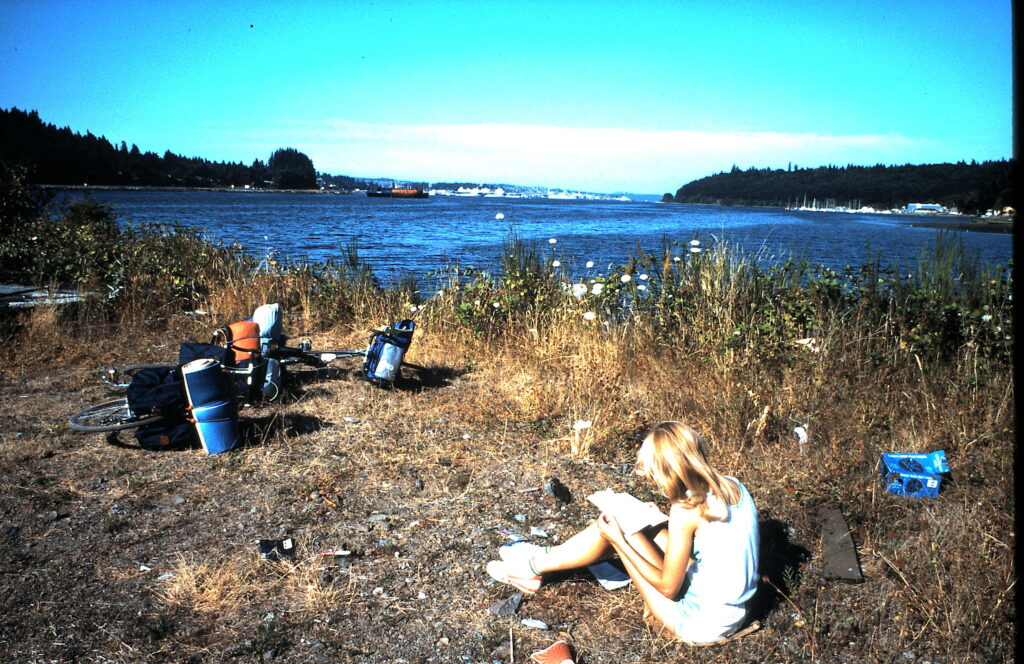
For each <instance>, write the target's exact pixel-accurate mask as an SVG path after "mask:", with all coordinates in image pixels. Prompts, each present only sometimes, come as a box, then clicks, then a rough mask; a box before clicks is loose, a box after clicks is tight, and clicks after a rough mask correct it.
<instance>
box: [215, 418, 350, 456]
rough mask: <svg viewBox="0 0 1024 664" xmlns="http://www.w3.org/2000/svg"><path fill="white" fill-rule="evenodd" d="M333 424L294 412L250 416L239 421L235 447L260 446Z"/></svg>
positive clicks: (309, 432) (313, 431)
mask: <svg viewBox="0 0 1024 664" xmlns="http://www.w3.org/2000/svg"><path fill="white" fill-rule="evenodd" d="M332 426H334V425H333V424H332V423H331V422H328V421H327V420H324V419H322V418H319V417H315V416H313V415H303V414H296V413H268V414H266V415H264V416H263V417H250V418H245V419H242V420H240V421H239V427H240V429H241V431H240V433H241V442H240V443H239V444H238V445H237V446H236V447H235V449H240V448H245V447H262V446H264V445H268V444H270V441H272V440H275V439H279V438H295V437H297V436H304V435H307V434H311V433H315V432H317V431H320V430H322V429H327V428H329V427H332Z"/></svg>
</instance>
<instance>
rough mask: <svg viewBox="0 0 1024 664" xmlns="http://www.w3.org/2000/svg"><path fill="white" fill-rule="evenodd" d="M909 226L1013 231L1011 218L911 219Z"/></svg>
mask: <svg viewBox="0 0 1024 664" xmlns="http://www.w3.org/2000/svg"><path fill="white" fill-rule="evenodd" d="M908 225H909V226H917V227H920V228H939V229H943V230H951V231H971V232H975V233H1010V234H1012V233H1013V220H1012V219H981V218H977V217H975V218H972V219H964V220H956V219H951V218H948V217H947V218H944V219H935V220H926V219H922V220H920V221H913V222H911V223H910V224H908Z"/></svg>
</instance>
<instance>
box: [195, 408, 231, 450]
mask: <svg viewBox="0 0 1024 664" xmlns="http://www.w3.org/2000/svg"><path fill="white" fill-rule="evenodd" d="M196 433H198V434H199V442H200V443H202V444H203V449H204V450H206V453H207V454H210V455H213V454H220V453H221V452H227V451H228V450H230V449H231V448H233V447H234V446H235V445H237V444H238V420H237V419H235V418H233V417H232V418H227V419H223V420H210V421H208V422H199V421H197V422H196Z"/></svg>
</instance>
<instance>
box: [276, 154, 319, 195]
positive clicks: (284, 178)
mask: <svg viewBox="0 0 1024 664" xmlns="http://www.w3.org/2000/svg"><path fill="white" fill-rule="evenodd" d="M267 174H268V175H269V177H270V179H271V181H273V183H274V186H275V187H277V188H278V189H314V188H315V187H316V169H315V168H314V167H313V161H312V160H311V159H310V158H309V157H307V156H306V155H305V154H303V153H301V152H299V151H298V150H296V149H294V148H281V149H279V150H276V151H275V152H274V154H272V155H270V161H269V162H267Z"/></svg>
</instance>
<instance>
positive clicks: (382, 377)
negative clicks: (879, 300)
mask: <svg viewBox="0 0 1024 664" xmlns="http://www.w3.org/2000/svg"><path fill="white" fill-rule="evenodd" d="M414 328H415V323H413V321H411V320H408V319H406V320H403V321H401V322H399V323H395V324H394V325H392V326H390V327H388V328H385V329H383V330H378V331H376V332H374V333H373V336H371V337H370V345H369V346H368V347H367V349H366V359H365V360H364V361H363V372H364V374H365V375H366V377H367V378H368V379H370V380H372V381H377V382H385V383H394V382H395V380H396V379H397V378H399V376H400V373H399V371H400V369H401V368H402V359H403V358H404V357H405V352H406V351H407V350H409V345H410V344H411V343H412V333H413V329H414Z"/></svg>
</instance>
